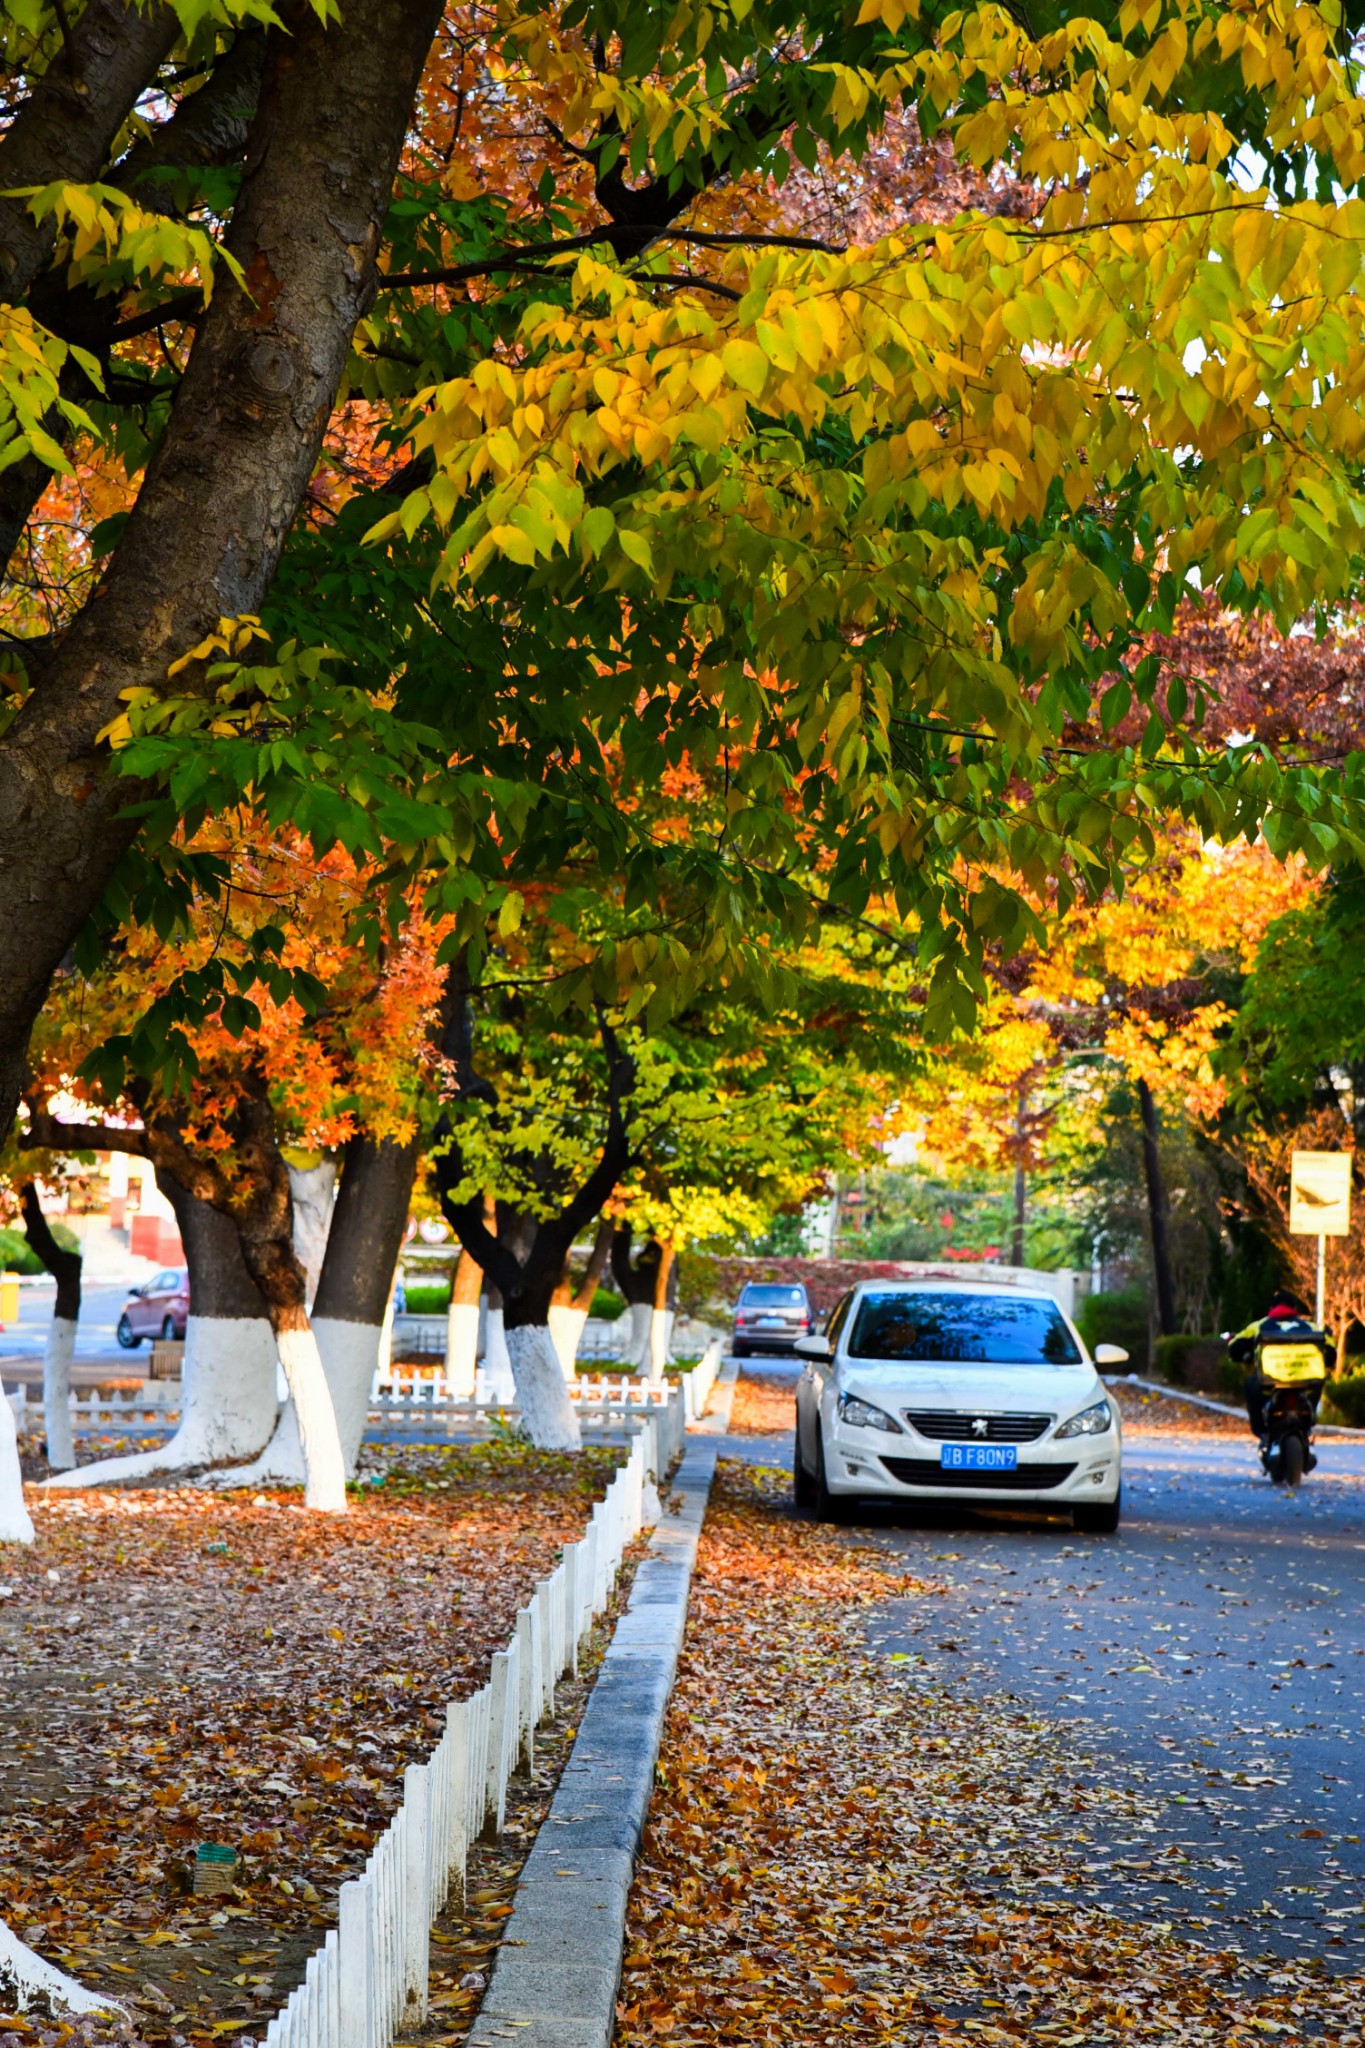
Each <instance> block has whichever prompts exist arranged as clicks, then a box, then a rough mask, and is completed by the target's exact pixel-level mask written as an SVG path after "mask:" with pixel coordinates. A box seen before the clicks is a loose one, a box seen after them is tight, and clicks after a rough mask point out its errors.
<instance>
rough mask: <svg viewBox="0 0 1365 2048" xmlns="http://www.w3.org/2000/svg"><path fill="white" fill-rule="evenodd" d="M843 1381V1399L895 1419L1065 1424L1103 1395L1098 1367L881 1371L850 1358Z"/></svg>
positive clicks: (890, 1366) (842, 1366)
mask: <svg viewBox="0 0 1365 2048" xmlns="http://www.w3.org/2000/svg"><path fill="white" fill-rule="evenodd" d="M838 1380H839V1391H840V1392H841V1393H844V1394H861V1395H862V1396H863V1398H864V1399H865V1400H868V1401H871V1402H872V1403H873V1404H874V1405H875V1406H876V1407H878V1408H886V1409H889V1410H890V1411H891V1412H892V1413H893V1414H894V1413H896V1412H897V1411H898V1410H899V1409H902V1408H946V1409H957V1410H964V1409H970V1410H972V1411H973V1412H975V1411H976V1410H982V1411H984V1412H986V1413H988V1414H990V1413H994V1414H1001V1413H1005V1414H1010V1413H1013V1414H1039V1415H1042V1414H1047V1415H1055V1416H1057V1417H1058V1418H1064V1417H1066V1416H1068V1415H1071V1414H1074V1413H1075V1411H1076V1410H1077V1409H1078V1408H1084V1407H1085V1406H1086V1405H1087V1403H1088V1402H1090V1401H1098V1400H1099V1399H1100V1397H1101V1396H1102V1394H1103V1393H1104V1387H1103V1385H1102V1384H1101V1381H1100V1377H1099V1374H1098V1373H1097V1372H1096V1371H1095V1368H1094V1366H1093V1365H905V1364H888V1365H879V1364H877V1363H876V1362H875V1360H872V1359H866V1358H851V1359H848V1360H846V1361H844V1362H842V1363H841V1364H840V1366H839V1369H838Z"/></svg>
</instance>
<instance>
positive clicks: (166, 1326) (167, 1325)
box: [161, 1316, 175, 1344]
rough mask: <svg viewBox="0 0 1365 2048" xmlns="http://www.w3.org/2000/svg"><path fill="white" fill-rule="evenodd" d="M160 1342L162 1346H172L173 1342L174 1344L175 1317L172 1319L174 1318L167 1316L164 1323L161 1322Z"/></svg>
mask: <svg viewBox="0 0 1365 2048" xmlns="http://www.w3.org/2000/svg"><path fill="white" fill-rule="evenodd" d="M161 1341H162V1343H163V1344H174V1342H175V1317H174V1316H167V1317H166V1318H165V1320H164V1321H163V1322H162V1325H161Z"/></svg>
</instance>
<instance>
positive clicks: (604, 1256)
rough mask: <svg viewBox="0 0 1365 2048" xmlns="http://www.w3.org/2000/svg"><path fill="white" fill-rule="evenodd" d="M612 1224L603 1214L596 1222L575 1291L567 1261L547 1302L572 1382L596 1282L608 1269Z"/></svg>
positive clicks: (556, 1342)
mask: <svg viewBox="0 0 1365 2048" xmlns="http://www.w3.org/2000/svg"><path fill="white" fill-rule="evenodd" d="M615 1228H616V1226H615V1224H613V1223H611V1222H609V1221H608V1219H607V1218H606V1217H605V1216H604V1217H603V1218H602V1219H601V1220H600V1222H599V1223H598V1225H597V1232H596V1235H595V1236H594V1238H593V1241H592V1250H591V1252H589V1254H588V1263H587V1266H586V1267H585V1268H584V1272H583V1277H582V1279H581V1280H580V1281H579V1283H578V1287H577V1289H576V1290H575V1288H574V1285H573V1281H572V1279H571V1277H570V1274H569V1264H568V1260H567V1259H566V1260H565V1262H564V1274H563V1278H562V1279H561V1281H560V1283H559V1285H558V1287H556V1289H555V1291H554V1299H553V1300H552V1301H551V1303H550V1335H551V1337H552V1338H553V1339H554V1347H555V1350H556V1351H557V1352H558V1354H559V1362H560V1364H561V1365H562V1366H563V1368H564V1377H565V1379H566V1380H568V1381H570V1382H571V1381H572V1380H573V1378H574V1375H575V1373H576V1371H577V1367H578V1347H579V1345H580V1344H581V1343H582V1341H583V1327H584V1325H585V1323H586V1322H587V1320H588V1317H589V1316H590V1315H591V1314H592V1304H593V1298H594V1296H595V1295H596V1293H597V1287H598V1283H599V1281H600V1280H601V1278H602V1275H603V1273H604V1272H605V1271H606V1268H607V1260H608V1259H609V1258H610V1256H611V1240H612V1237H613V1235H614V1233H615Z"/></svg>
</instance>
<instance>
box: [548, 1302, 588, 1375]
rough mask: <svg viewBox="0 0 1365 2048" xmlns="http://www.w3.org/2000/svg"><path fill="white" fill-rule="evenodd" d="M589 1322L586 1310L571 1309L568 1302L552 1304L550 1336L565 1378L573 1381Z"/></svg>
mask: <svg viewBox="0 0 1365 2048" xmlns="http://www.w3.org/2000/svg"><path fill="white" fill-rule="evenodd" d="M587 1320H588V1311H587V1310H586V1309H585V1308H571V1307H570V1306H569V1304H568V1302H566V1301H552V1302H551V1303H550V1336H551V1338H552V1340H553V1342H554V1347H555V1350H556V1351H557V1352H558V1354H559V1362H560V1364H561V1366H562V1367H563V1368H564V1377H565V1379H566V1380H571V1379H572V1378H573V1377H574V1369H575V1367H576V1366H577V1364H578V1347H579V1345H580V1344H581V1343H582V1341H583V1326H584V1324H585V1323H586V1322H587Z"/></svg>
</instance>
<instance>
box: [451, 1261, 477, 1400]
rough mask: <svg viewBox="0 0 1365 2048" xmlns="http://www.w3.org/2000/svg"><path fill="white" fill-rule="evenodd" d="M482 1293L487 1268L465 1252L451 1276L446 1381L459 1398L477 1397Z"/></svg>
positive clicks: (454, 1396)
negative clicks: (475, 1376)
mask: <svg viewBox="0 0 1365 2048" xmlns="http://www.w3.org/2000/svg"><path fill="white" fill-rule="evenodd" d="M482 1293H483V1268H482V1267H481V1266H480V1264H479V1262H478V1260H477V1259H476V1258H474V1257H473V1256H472V1255H471V1254H470V1253H469V1252H467V1251H461V1253H460V1256H459V1260H458V1261H457V1263H456V1267H455V1271H454V1273H453V1274H452V1275H451V1279H450V1307H449V1308H448V1309H447V1310H446V1380H447V1383H448V1385H449V1387H450V1392H451V1396H452V1398H453V1399H454V1400H456V1401H472V1400H473V1398H474V1387H475V1378H474V1375H475V1373H476V1372H477V1370H478V1362H479V1296H480V1295H481V1294H482Z"/></svg>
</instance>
